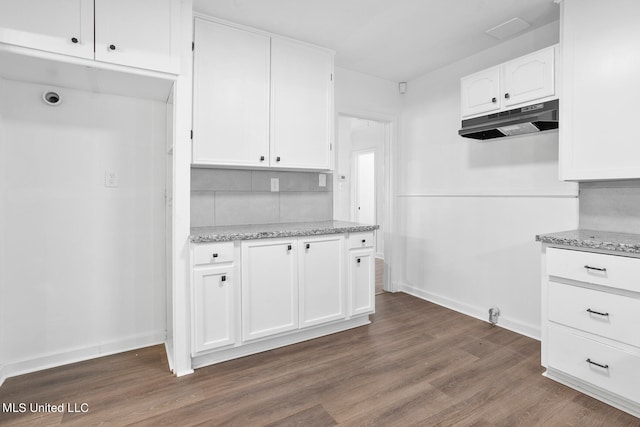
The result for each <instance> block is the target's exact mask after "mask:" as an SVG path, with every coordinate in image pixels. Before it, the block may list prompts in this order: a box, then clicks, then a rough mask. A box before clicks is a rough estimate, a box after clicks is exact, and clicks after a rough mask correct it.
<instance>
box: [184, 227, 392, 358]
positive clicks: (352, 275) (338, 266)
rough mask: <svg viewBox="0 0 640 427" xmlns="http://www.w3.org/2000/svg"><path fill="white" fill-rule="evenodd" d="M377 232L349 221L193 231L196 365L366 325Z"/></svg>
mask: <svg viewBox="0 0 640 427" xmlns="http://www.w3.org/2000/svg"><path fill="white" fill-rule="evenodd" d="M378 228H379V226H377V225H363V224H356V223H352V222H345V221H321V222H298V223H282V224H259V225H255V224H252V225H238V226H218V227H196V228H193V229H192V232H191V237H190V240H191V249H190V254H191V286H190V293H191V305H190V314H189V317H190V319H191V334H190V337H191V357H192V367H193V368H198V367H202V366H206V365H210V364H213V363H217V362H222V361H225V360H230V359H234V358H237V357H242V356H246V355H249V354H253V353H258V352H261V351H265V350H270V349H273V348H277V347H282V346H285V345H289V344H293V343H296V342H300V341H305V340H308V339H312V338H317V337H320V336H323V335H328V334H332V333H335V332H340V331H343V330H346V329H350V328H354V327H357V326H362V325H366V324H368V323H369V322H370V321H369V315H370V314H373V312H374V311H375V299H374V288H375V274H374V268H375V262H374V241H375V230H377V229H378Z"/></svg>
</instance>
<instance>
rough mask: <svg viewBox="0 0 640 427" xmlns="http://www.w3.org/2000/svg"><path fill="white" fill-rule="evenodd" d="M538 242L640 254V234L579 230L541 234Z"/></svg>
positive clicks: (538, 236)
mask: <svg viewBox="0 0 640 427" xmlns="http://www.w3.org/2000/svg"><path fill="white" fill-rule="evenodd" d="M536 241H538V242H542V243H546V244H549V245H560V246H573V247H576V248H584V249H594V250H604V251H613V252H622V253H632V254H640V235H639V234H630V233H617V232H608V231H599V230H586V229H578V230H569V231H561V232H557V233H548V234H539V235H537V236H536Z"/></svg>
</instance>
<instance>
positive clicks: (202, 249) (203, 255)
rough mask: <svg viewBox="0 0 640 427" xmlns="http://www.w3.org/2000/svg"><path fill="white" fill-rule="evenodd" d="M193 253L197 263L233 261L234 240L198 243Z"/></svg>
mask: <svg viewBox="0 0 640 427" xmlns="http://www.w3.org/2000/svg"><path fill="white" fill-rule="evenodd" d="M193 254H194V264H195V265H202V264H220V263H223V262H233V242H222V243H198V244H196V245H195V248H194V251H193Z"/></svg>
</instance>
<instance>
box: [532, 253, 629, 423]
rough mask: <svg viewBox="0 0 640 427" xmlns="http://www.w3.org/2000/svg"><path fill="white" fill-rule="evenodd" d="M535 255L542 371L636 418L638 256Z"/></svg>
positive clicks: (594, 254)
mask: <svg viewBox="0 0 640 427" xmlns="http://www.w3.org/2000/svg"><path fill="white" fill-rule="evenodd" d="M542 256H543V263H542V265H543V274H542V365H543V366H544V367H546V368H547V370H546V372H545V374H544V375H545V376H546V377H548V378H551V379H553V380H555V381H558V382H560V383H562V384H565V385H567V386H569V387H572V388H574V389H576V390H579V391H581V392H583V393H585V394H587V395H589V396H592V397H594V398H596V399H599V400H601V401H603V402H605V403H608V404H609V405H611V406H614V407H616V408H618V409H621V410H623V411H625V412H628V413H630V414H632V415H634V416H636V417H640V332H639V331H640V254H635V253H621V254H620V255H618V254H613V253H611V252H606V253H605V252H597V251H594V250H588V251H587V250H582V249H578V248H575V249H574V248H567V247H553V246H550V245H547V244H545V245H543V253H542Z"/></svg>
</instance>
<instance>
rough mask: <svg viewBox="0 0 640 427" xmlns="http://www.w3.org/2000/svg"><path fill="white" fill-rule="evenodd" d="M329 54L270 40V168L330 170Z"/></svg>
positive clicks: (282, 41)
mask: <svg viewBox="0 0 640 427" xmlns="http://www.w3.org/2000/svg"><path fill="white" fill-rule="evenodd" d="M332 73H333V54H332V53H330V52H328V51H326V50H322V49H320V48H315V47H312V46H308V45H304V44H301V43H297V42H294V41H290V40H284V39H280V38H273V39H272V40H271V166H278V167H287V168H308V169H329V167H330V162H329V159H330V143H331V140H330V138H331V123H332V122H331V120H332V117H331V116H332V110H333V109H332V102H333V80H332V79H333V76H332Z"/></svg>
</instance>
